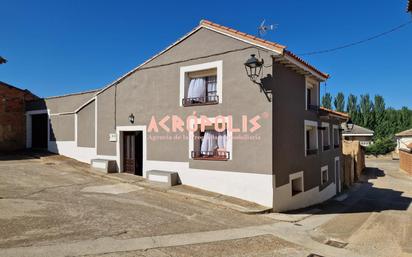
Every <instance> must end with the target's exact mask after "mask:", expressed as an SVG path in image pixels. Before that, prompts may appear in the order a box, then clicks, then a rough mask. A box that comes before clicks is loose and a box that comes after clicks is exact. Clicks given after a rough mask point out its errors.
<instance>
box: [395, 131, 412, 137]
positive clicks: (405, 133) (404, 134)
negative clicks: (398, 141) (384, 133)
mask: <svg viewBox="0 0 412 257" xmlns="http://www.w3.org/2000/svg"><path fill="white" fill-rule="evenodd" d="M395 136H397V137H412V129H408V130H405V131H402V132H399V133H398V134H396V135H395Z"/></svg>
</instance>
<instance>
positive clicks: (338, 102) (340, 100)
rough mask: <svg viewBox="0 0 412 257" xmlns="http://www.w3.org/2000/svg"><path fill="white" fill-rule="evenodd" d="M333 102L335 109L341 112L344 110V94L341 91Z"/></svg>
mask: <svg viewBox="0 0 412 257" xmlns="http://www.w3.org/2000/svg"><path fill="white" fill-rule="evenodd" d="M333 104H334V105H335V110H336V111H338V112H343V111H344V110H345V96H344V94H343V93H342V92H339V93H338V94H337V95H336V97H335V100H334V102H333Z"/></svg>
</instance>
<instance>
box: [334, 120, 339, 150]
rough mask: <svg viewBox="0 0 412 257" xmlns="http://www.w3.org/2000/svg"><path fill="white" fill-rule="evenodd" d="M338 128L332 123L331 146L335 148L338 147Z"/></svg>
mask: <svg viewBox="0 0 412 257" xmlns="http://www.w3.org/2000/svg"><path fill="white" fill-rule="evenodd" d="M339 134H340V133H339V128H338V126H336V125H333V146H334V147H335V148H339V144H340V142H339V141H340V140H339Z"/></svg>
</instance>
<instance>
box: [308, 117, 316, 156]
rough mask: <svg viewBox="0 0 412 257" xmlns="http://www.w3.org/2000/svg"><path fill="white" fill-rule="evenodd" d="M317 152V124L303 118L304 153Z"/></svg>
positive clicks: (312, 153) (311, 153)
mask: <svg viewBox="0 0 412 257" xmlns="http://www.w3.org/2000/svg"><path fill="white" fill-rule="evenodd" d="M317 153H318V124H317V122H315V121H307V120H305V155H306V156H308V155H314V154H317Z"/></svg>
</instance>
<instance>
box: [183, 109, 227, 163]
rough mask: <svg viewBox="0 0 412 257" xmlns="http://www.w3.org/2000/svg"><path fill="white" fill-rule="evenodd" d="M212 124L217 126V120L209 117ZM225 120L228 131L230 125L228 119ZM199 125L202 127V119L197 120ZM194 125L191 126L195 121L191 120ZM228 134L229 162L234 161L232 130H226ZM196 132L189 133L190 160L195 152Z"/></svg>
mask: <svg viewBox="0 0 412 257" xmlns="http://www.w3.org/2000/svg"><path fill="white" fill-rule="evenodd" d="M207 118H208V119H209V120H210V122H211V123H213V124H215V123H216V118H211V117H207ZM223 118H224V122H225V123H226V129H227V124H228V120H229V119H228V117H223ZM196 120H197V124H196V125H200V122H201V119H200V117H198V118H197V119H196ZM190 121H191V122H192V123H191V124H190V127H192V126H193V120H190ZM226 133H227V142H226V151H228V152H229V153H230V154H229V159H228V160H232V159H233V134H232V131H230V130H228V129H227V130H226ZM194 138H195V136H194V132H193V131H189V159H192V151H194V150H195V149H194Z"/></svg>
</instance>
